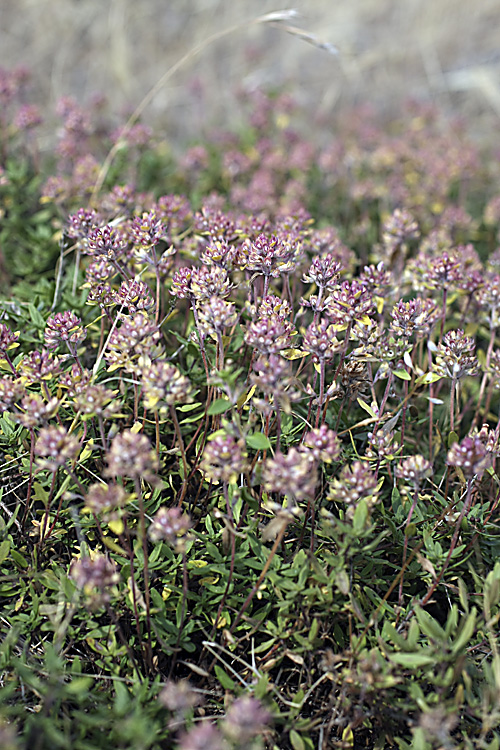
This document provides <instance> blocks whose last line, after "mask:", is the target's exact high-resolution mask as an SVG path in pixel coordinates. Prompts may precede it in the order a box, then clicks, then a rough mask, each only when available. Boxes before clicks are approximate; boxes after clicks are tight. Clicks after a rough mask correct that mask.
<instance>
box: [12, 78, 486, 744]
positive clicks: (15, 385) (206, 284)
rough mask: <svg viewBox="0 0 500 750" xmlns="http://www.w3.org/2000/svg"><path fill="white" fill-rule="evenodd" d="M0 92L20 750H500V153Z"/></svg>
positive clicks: (255, 112)
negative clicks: (167, 119) (196, 121)
mask: <svg viewBox="0 0 500 750" xmlns="http://www.w3.org/2000/svg"><path fill="white" fill-rule="evenodd" d="M1 77H2V82H3V85H2V87H1V92H2V93H1V96H2V97H3V100H4V101H3V102H2V104H3V108H2V113H3V114H2V121H1V132H2V142H1V146H0V147H1V153H2V165H1V166H2V172H1V182H2V184H1V187H0V190H1V193H0V201H1V204H0V205H1V212H2V230H1V235H0V239H1V253H2V255H1V257H2V267H1V271H2V278H1V281H2V284H3V288H4V296H3V301H1V302H0V311H1V313H0V314H1V322H0V366H1V369H2V373H1V378H0V405H1V416H0V447H1V451H2V466H1V472H2V473H1V476H2V482H1V484H2V489H1V499H0V595H1V597H2V616H1V618H0V634H1V639H2V640H1V644H0V669H1V675H2V678H1V683H0V707H1V708H0V715H1V723H0V740H1V744H2V747H8V748H12V749H14V748H24V747H26V748H28V747H29V748H36V749H37V750H42V749H43V748H49V747H50V748H67V747H71V748H74V750H86V749H88V748H104V747H106V748H107V747H109V746H110V744H113V746H115V747H118V748H124V749H125V748H131V749H132V748H134V750H137V749H139V748H144V749H147V748H170V747H173V746H175V747H178V748H180V749H181V750H192V749H194V748H205V749H207V748H214V749H215V748H217V750H219V749H220V748H228V749H229V748H240V747H241V748H243V747H252V748H255V749H256V750H257V749H258V748H285V747H290V748H293V750H312V748H326V747H343V748H350V747H367V748H384V747H399V748H401V750H405V749H406V748H410V747H412V748H418V749H419V750H427V749H428V748H464V750H465V749H466V748H491V749H492V750H493V749H494V748H498V747H499V744H500V729H499V723H500V700H499V696H500V655H499V653H498V640H497V623H498V619H499V617H500V606H499V602H500V563H499V562H498V556H499V552H500V542H499V535H498V505H499V500H500V479H499V476H498V474H497V472H496V467H497V465H498V464H497V459H498V456H499V454H500V443H499V431H500V426H499V421H498V412H499V409H500V398H499V396H498V387H499V383H500V348H499V345H498V337H497V334H498V329H499V325H500V321H499V309H500V275H499V272H498V263H499V259H500V255H499V252H498V251H497V250H496V247H497V241H498V229H499V223H500V198H499V195H498V193H495V191H494V189H493V186H494V184H495V177H496V176H497V175H496V172H497V170H498V167H497V165H496V164H495V161H494V160H493V159H492V158H491V156H490V157H489V159H485V158H484V157H482V156H481V154H480V153H479V152H478V151H477V149H476V148H475V147H473V146H472V145H471V144H470V143H469V142H468V141H467V138H466V136H465V134H464V132H463V131H462V130H461V129H460V128H459V127H458V126H452V125H449V124H448V125H447V126H446V127H445V128H443V125H442V123H441V121H440V118H439V116H438V114H437V113H436V112H434V111H432V110H429V109H425V108H422V107H417V106H414V107H413V109H410V110H409V111H408V113H407V114H406V116H405V119H404V121H402V122H398V123H393V124H389V125H387V124H386V125H384V126H381V125H378V124H377V122H376V120H375V119H373V118H370V117H369V116H368V115H367V113H365V112H359V113H353V114H352V115H351V117H350V119H349V121H348V122H346V123H343V122H342V121H339V122H337V123H336V125H335V129H334V132H333V134H332V135H331V136H330V137H329V139H328V140H327V142H326V145H323V146H319V145H316V144H315V143H314V142H311V141H310V140H307V139H305V138H304V137H303V136H301V135H300V134H299V132H298V131H296V130H294V129H292V127H291V125H290V123H291V118H292V115H293V104H292V102H291V101H290V100H289V98H288V97H286V96H282V95H280V96H266V95H263V94H258V95H255V96H254V97H253V98H250V102H249V105H250V106H249V112H248V117H247V119H246V122H245V127H244V128H242V130H241V132H240V133H238V134H234V133H216V134H215V135H214V137H213V139H211V140H210V141H209V142H206V143H203V144H197V145H195V146H193V147H192V148H190V149H188V150H187V151H186V152H185V153H184V154H183V155H181V156H180V157H174V155H173V154H172V152H171V150H170V148H169V147H168V143H166V142H165V141H164V140H161V138H160V137H159V136H158V135H157V134H154V133H153V132H151V131H150V130H148V129H147V128H145V127H144V126H142V125H140V124H139V125H136V126H134V128H129V129H127V130H126V131H122V132H120V131H116V132H113V131H112V130H111V129H110V127H109V125H108V124H107V123H106V117H105V114H103V110H102V108H101V104H100V103H97V104H99V106H97V104H96V108H95V112H94V113H93V116H90V115H88V114H86V113H85V112H84V111H83V110H81V109H80V108H79V106H78V105H77V104H76V103H75V102H74V101H72V100H70V99H66V100H64V101H63V102H62V103H61V106H60V110H59V115H60V117H61V118H62V120H63V125H62V128H60V130H59V141H58V143H57V144H56V146H55V148H54V152H53V153H52V154H50V157H47V156H46V155H44V156H43V157H42V155H40V153H39V152H38V150H37V142H38V141H37V136H36V132H37V128H40V127H41V125H40V123H39V117H38V115H37V112H36V110H34V109H33V108H29V106H27V105H23V107H22V108H21V109H20V110H19V109H17V107H18V101H19V98H20V97H19V93H20V91H21V90H22V86H23V83H24V79H25V76H24V74H23V75H21V73H20V72H19V71H17V72H16V71H15V72H14V73H11V72H7V71H2V72H1ZM117 145H118V148H116V146H117ZM113 147H115V152H116V159H115V161H114V162H112V163H111V162H110V160H108V162H105V161H104V159H105V157H106V153H107V152H108V151H109V149H111V148H113ZM103 164H105V166H106V168H105V169H104V168H103Z"/></svg>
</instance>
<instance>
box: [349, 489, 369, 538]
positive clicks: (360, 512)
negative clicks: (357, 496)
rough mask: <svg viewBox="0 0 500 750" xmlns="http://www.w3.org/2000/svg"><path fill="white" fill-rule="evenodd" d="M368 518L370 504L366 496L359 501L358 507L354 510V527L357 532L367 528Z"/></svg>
mask: <svg viewBox="0 0 500 750" xmlns="http://www.w3.org/2000/svg"><path fill="white" fill-rule="evenodd" d="M367 519H368V505H367V503H366V500H365V498H362V499H361V500H360V501H359V503H358V507H357V508H356V510H355V511H354V516H353V519H352V529H353V531H354V533H355V534H361V532H362V531H364V530H365V526H366V521H367Z"/></svg>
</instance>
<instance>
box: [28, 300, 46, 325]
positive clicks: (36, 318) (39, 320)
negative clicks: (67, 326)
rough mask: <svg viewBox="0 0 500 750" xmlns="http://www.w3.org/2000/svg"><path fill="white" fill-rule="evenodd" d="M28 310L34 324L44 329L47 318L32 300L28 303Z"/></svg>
mask: <svg viewBox="0 0 500 750" xmlns="http://www.w3.org/2000/svg"><path fill="white" fill-rule="evenodd" d="M28 310H29V313H30V318H31V322H32V323H33V325H34V326H35V327H36V328H40V329H44V328H45V320H44V318H43V316H42V315H41V314H40V313H39V311H38V310H37V309H36V307H35V305H34V304H33V303H32V302H30V303H29V304H28Z"/></svg>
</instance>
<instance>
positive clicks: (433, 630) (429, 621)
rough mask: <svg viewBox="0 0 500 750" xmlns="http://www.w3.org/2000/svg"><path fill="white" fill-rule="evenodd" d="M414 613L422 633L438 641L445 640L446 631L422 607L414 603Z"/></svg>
mask: <svg viewBox="0 0 500 750" xmlns="http://www.w3.org/2000/svg"><path fill="white" fill-rule="evenodd" d="M415 614H416V616H417V620H418V624H419V625H420V630H421V631H422V633H425V635H426V636H428V637H429V638H433V639H434V640H436V641H439V642H440V643H443V642H445V641H446V633H445V632H444V630H443V628H442V627H441V625H440V624H439V623H438V622H437V620H435V619H434V617H432V616H431V615H430V614H429V613H428V612H427V611H426V610H425V609H422V608H421V607H419V606H418V605H417V604H416V605H415Z"/></svg>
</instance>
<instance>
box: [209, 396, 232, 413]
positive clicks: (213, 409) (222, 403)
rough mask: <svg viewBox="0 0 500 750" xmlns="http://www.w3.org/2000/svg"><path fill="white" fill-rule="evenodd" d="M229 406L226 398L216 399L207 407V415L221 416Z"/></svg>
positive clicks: (229, 403)
mask: <svg viewBox="0 0 500 750" xmlns="http://www.w3.org/2000/svg"><path fill="white" fill-rule="evenodd" d="M230 406H231V402H230V401H229V399H228V398H217V399H216V400H215V401H214V402H213V403H211V404H210V406H209V407H208V412H207V414H208V415H209V416H210V417H212V416H214V415H215V414H223V413H224V412H225V411H227V410H228V409H229V408H230Z"/></svg>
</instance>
